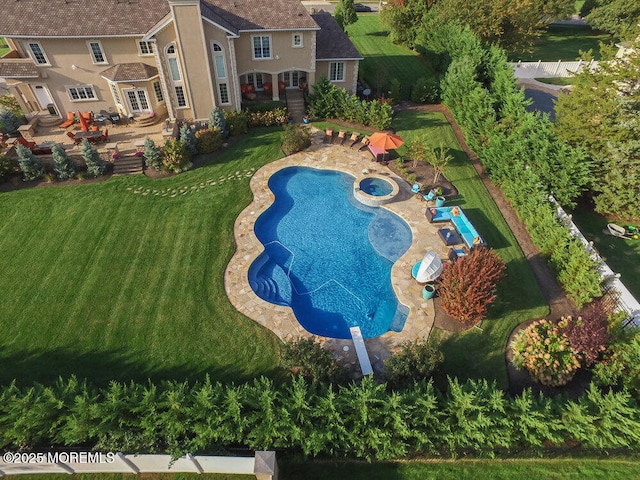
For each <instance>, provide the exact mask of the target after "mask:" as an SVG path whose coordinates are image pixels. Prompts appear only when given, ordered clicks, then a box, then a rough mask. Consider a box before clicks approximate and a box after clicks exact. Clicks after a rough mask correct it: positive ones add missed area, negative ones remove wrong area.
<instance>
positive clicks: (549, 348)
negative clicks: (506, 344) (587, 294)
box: [511, 317, 580, 387]
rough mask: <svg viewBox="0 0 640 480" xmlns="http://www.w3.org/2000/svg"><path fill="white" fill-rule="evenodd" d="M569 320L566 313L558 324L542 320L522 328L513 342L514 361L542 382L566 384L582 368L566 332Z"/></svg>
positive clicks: (555, 384)
mask: <svg viewBox="0 0 640 480" xmlns="http://www.w3.org/2000/svg"><path fill="white" fill-rule="evenodd" d="M568 323H569V319H568V318H564V317H563V318H562V320H561V321H560V322H559V323H558V324H555V323H552V322H549V321H547V320H540V321H535V322H533V323H532V324H531V325H530V326H529V327H527V328H526V329H524V330H522V331H521V332H519V333H518V334H517V335H516V337H515V338H514V339H513V342H512V343H511V348H512V350H513V365H514V366H515V367H516V368H518V369H522V368H524V369H526V370H527V371H528V372H529V375H531V377H532V378H533V379H534V380H536V381H537V382H540V383H541V384H543V385H549V386H551V387H559V386H561V385H566V384H567V383H568V382H569V381H570V380H571V379H572V378H573V376H574V375H575V374H576V371H577V370H578V368H580V359H579V358H578V355H576V353H575V352H574V351H573V350H572V349H571V345H570V343H569V339H568V338H567V337H566V336H565V335H564V330H565V328H566V327H567V324H568Z"/></svg>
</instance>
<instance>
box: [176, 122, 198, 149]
mask: <svg viewBox="0 0 640 480" xmlns="http://www.w3.org/2000/svg"><path fill="white" fill-rule="evenodd" d="M180 141H181V142H182V143H184V145H185V146H186V147H187V150H189V153H190V154H191V155H196V154H197V153H198V144H197V143H196V136H195V133H194V130H193V129H192V128H191V127H190V126H189V125H187V124H186V123H183V124H182V126H181V127H180Z"/></svg>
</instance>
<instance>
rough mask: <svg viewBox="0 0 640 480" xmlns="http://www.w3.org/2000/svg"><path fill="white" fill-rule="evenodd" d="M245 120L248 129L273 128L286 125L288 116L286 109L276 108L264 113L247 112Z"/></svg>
mask: <svg viewBox="0 0 640 480" xmlns="http://www.w3.org/2000/svg"><path fill="white" fill-rule="evenodd" d="M247 118H248V120H249V126H250V127H273V126H274V125H284V124H285V123H287V121H288V120H289V114H288V112H287V109H286V107H278V108H274V109H273V110H268V111H266V112H249V111H247Z"/></svg>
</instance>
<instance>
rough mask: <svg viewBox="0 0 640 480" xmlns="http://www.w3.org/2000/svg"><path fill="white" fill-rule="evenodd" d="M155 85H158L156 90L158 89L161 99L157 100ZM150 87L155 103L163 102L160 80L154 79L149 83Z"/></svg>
mask: <svg viewBox="0 0 640 480" xmlns="http://www.w3.org/2000/svg"><path fill="white" fill-rule="evenodd" d="M156 85H158V90H160V94H161V95H162V100H158V92H157V91H156ZM151 88H152V90H153V95H154V96H155V97H156V103H157V104H160V103H164V97H165V95H164V92H163V91H162V83H160V80H155V81H153V82H152V83H151Z"/></svg>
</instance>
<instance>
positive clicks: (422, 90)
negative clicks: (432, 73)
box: [411, 77, 440, 103]
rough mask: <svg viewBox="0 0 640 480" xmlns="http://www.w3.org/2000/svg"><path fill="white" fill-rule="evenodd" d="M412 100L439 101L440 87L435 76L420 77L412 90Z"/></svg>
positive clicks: (417, 101) (416, 101) (419, 101)
mask: <svg viewBox="0 0 640 480" xmlns="http://www.w3.org/2000/svg"><path fill="white" fill-rule="evenodd" d="M411 101H412V102H414V103H438V102H439V101H440V87H439V85H438V81H437V80H436V79H435V78H424V77H422V78H419V79H418V80H416V84H415V86H414V87H413V89H412V90H411Z"/></svg>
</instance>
